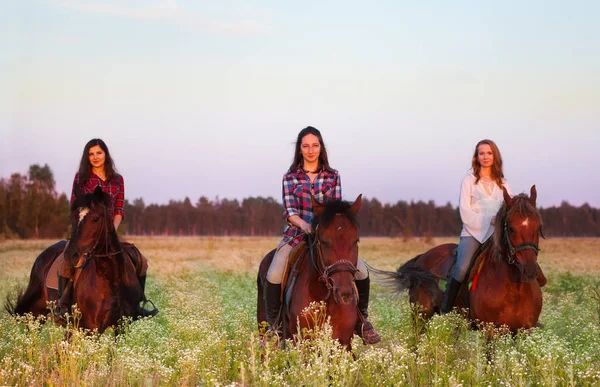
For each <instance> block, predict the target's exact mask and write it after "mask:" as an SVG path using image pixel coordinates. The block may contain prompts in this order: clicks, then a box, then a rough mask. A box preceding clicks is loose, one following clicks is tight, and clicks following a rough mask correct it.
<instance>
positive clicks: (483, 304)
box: [373, 185, 546, 333]
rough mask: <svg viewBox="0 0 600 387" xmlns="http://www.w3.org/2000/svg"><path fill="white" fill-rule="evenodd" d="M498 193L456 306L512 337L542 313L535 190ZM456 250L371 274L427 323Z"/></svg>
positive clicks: (443, 248)
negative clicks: (500, 200)
mask: <svg viewBox="0 0 600 387" xmlns="http://www.w3.org/2000/svg"><path fill="white" fill-rule="evenodd" d="M502 190H503V192H504V204H503V205H502V207H501V208H500V210H499V211H498V214H497V215H496V222H495V225H494V234H493V236H492V237H491V238H489V239H488V240H487V241H486V242H485V243H484V244H483V245H482V246H481V247H480V249H479V250H478V251H479V254H477V253H476V258H475V264H474V265H473V269H472V270H471V272H470V275H469V279H470V281H469V280H466V281H465V282H464V283H463V285H462V286H461V289H460V291H459V295H458V297H457V302H456V306H457V307H458V308H468V317H469V318H470V319H471V320H475V321H477V320H478V321H480V322H485V323H492V324H494V325H495V326H497V327H500V326H507V327H508V328H509V329H510V330H511V332H513V333H515V332H517V331H518V330H519V329H528V328H531V327H534V326H536V324H537V321H538V318H539V316H540V313H541V310H542V291H541V286H543V285H544V284H545V283H546V279H545V277H544V275H543V273H542V272H541V268H540V267H539V265H538V263H537V257H538V253H539V251H540V248H539V236H540V235H542V237H543V234H542V220H541V217H540V215H539V213H538V211H537V209H536V206H535V201H536V198H537V191H536V189H535V185H534V186H532V187H531V190H530V196H529V197H528V196H527V195H526V194H520V195H517V196H515V197H511V196H510V195H509V194H508V192H507V191H506V189H505V188H502ZM456 248H457V245H456V244H452V243H448V244H444V245H440V246H436V247H434V248H432V249H431V250H429V251H427V252H425V253H424V254H421V255H418V256H416V257H415V258H413V259H411V260H410V261H408V262H406V263H405V264H404V265H402V266H400V267H399V268H398V270H397V271H396V272H386V271H381V270H376V269H374V270H373V271H374V272H375V273H376V274H378V275H380V276H381V275H383V276H384V277H387V279H388V280H390V282H391V283H392V285H393V286H394V287H395V289H396V291H398V292H401V291H404V290H406V289H408V293H409V297H410V302H411V303H412V304H419V305H420V308H421V310H420V313H421V316H422V317H423V318H425V319H428V318H430V317H431V316H433V314H434V313H436V312H439V309H440V306H441V304H442V299H443V292H442V290H440V287H439V283H440V281H442V280H444V279H446V278H449V273H450V270H451V268H452V264H453V262H454V252H455V250H456ZM469 283H472V286H470V287H469V286H468V285H469Z"/></svg>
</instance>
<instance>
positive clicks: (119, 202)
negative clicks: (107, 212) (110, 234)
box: [113, 175, 125, 230]
mask: <svg viewBox="0 0 600 387" xmlns="http://www.w3.org/2000/svg"><path fill="white" fill-rule="evenodd" d="M113 205H114V208H113V210H114V214H115V215H114V219H113V223H114V225H115V230H117V228H119V225H120V224H121V221H122V220H123V218H124V217H125V210H124V206H125V181H124V180H123V176H121V175H119V182H118V185H117V193H116V195H115V202H114V204H113Z"/></svg>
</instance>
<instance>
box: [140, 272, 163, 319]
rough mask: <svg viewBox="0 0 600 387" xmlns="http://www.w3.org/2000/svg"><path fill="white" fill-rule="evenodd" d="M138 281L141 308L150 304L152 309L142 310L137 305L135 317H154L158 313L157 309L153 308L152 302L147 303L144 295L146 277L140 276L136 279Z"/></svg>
mask: <svg viewBox="0 0 600 387" xmlns="http://www.w3.org/2000/svg"><path fill="white" fill-rule="evenodd" d="M138 281H139V282H140V286H141V287H142V297H143V298H142V301H143V306H145V305H146V303H148V302H149V303H150V304H152V309H144V307H143V306H140V305H139V304H138V305H137V316H138V317H153V316H156V314H157V313H158V309H156V307H155V306H154V303H153V302H152V301H148V299H147V298H146V293H145V289H146V276H145V275H142V276H139V277H138Z"/></svg>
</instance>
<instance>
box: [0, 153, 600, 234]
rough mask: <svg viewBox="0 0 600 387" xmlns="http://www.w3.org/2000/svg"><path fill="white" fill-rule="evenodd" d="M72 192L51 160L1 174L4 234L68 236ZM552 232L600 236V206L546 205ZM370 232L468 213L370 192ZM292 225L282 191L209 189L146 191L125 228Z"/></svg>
mask: <svg viewBox="0 0 600 387" xmlns="http://www.w3.org/2000/svg"><path fill="white" fill-rule="evenodd" d="M69 200H70V198H69V197H67V195H65V194H58V192H57V191H56V187H55V181H54V176H53V174H52V171H51V169H50V167H49V166H48V165H47V164H46V165H44V166H40V165H37V164H34V165H31V166H30V167H29V171H28V173H27V175H23V174H19V173H14V174H12V175H11V176H10V178H6V179H5V178H2V179H0V239H7V238H8V239H11V238H65V237H66V236H67V234H68V232H69V228H70V221H69ZM539 211H540V214H541V216H542V219H543V222H544V228H543V230H544V234H545V235H546V236H548V237H550V236H553V237H559V236H560V237H600V209H598V208H593V207H591V206H589V205H588V204H584V205H582V206H579V207H576V206H572V205H570V204H569V203H568V202H566V201H563V202H562V203H561V205H560V206H558V207H557V206H553V207H549V208H540V209H539ZM359 223H360V233H361V235H362V236H386V237H402V238H411V237H434V236H457V235H458V234H459V233H460V229H461V221H460V216H459V213H458V208H456V207H453V206H452V205H451V204H450V203H447V204H446V205H444V206H436V205H435V203H434V202H433V201H428V202H423V201H417V202H415V201H411V202H407V201H402V200H401V201H398V202H396V203H395V204H390V203H381V202H380V201H379V200H377V199H376V198H370V199H369V198H363V205H362V208H361V210H360V212H359ZM283 226H284V220H283V207H282V205H281V203H279V202H278V201H276V200H275V199H273V198H271V197H268V198H263V197H249V198H245V199H243V200H242V201H239V200H237V199H233V200H230V199H219V198H215V199H213V200H210V199H208V198H206V197H204V196H202V197H200V198H198V199H197V200H195V201H194V202H192V200H190V199H189V198H187V197H186V198H185V199H184V200H182V201H181V200H171V201H169V203H168V204H149V205H146V203H145V202H144V200H143V199H142V198H137V199H134V200H133V201H129V200H126V201H125V219H124V221H123V223H122V225H121V226H120V227H119V233H122V234H125V235H149V236H152V235H167V236H177V235H180V236H194V235H214V236H276V235H280V234H281V232H282V229H283Z"/></svg>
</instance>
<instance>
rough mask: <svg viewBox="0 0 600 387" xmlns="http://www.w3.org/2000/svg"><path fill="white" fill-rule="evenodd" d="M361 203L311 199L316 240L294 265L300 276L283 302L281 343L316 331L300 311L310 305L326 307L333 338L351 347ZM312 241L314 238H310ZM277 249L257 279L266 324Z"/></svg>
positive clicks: (261, 318) (261, 315) (266, 259)
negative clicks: (305, 331)
mask: <svg viewBox="0 0 600 387" xmlns="http://www.w3.org/2000/svg"><path fill="white" fill-rule="evenodd" d="M361 204H362V195H359V196H358V197H357V198H356V200H355V201H354V203H349V202H346V201H341V200H331V201H329V202H327V203H326V204H325V205H322V204H320V203H318V202H317V201H316V200H315V199H314V198H312V208H313V211H314V215H315V216H314V218H313V220H312V229H313V230H314V235H313V238H312V246H309V248H308V249H307V251H305V252H304V254H302V255H301V256H299V257H298V259H297V260H296V266H295V268H294V272H297V276H296V278H295V280H294V281H293V282H294V285H293V289H292V291H291V294H290V298H289V303H287V305H286V302H283V303H282V311H281V313H280V315H281V316H282V319H281V320H282V328H283V332H282V333H283V339H284V340H285V339H286V338H291V337H294V335H296V334H297V326H298V324H299V326H300V329H303V328H309V329H312V328H314V325H315V322H314V320H313V319H312V318H310V317H309V316H307V315H306V314H304V315H303V313H302V311H303V310H304V309H305V308H307V307H308V306H309V304H311V303H312V302H321V301H323V302H325V304H326V313H327V316H329V317H331V320H330V323H331V325H332V336H333V338H334V339H337V340H338V341H339V342H340V343H341V344H342V345H344V346H345V347H346V348H348V349H349V348H350V344H351V340H352V337H353V335H354V327H355V325H356V322H357V319H358V315H357V313H358V309H357V303H358V292H357V290H356V284H355V283H354V275H355V273H356V272H357V268H356V266H357V264H358V241H359V235H358V224H357V221H356V214H357V213H358V211H359V209H360V207H361ZM309 240H311V238H309ZM275 252H276V250H272V251H271V252H269V253H268V254H267V255H266V256H265V257H264V258H263V260H262V261H261V263H260V266H259V270H258V277H257V281H256V282H257V287H258V298H257V312H256V314H257V320H258V323H259V324H260V323H261V322H262V321H266V310H265V301H264V298H263V290H264V284H265V281H266V275H267V271H268V269H269V266H270V264H271V261H272V259H273V256H274V255H275Z"/></svg>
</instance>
